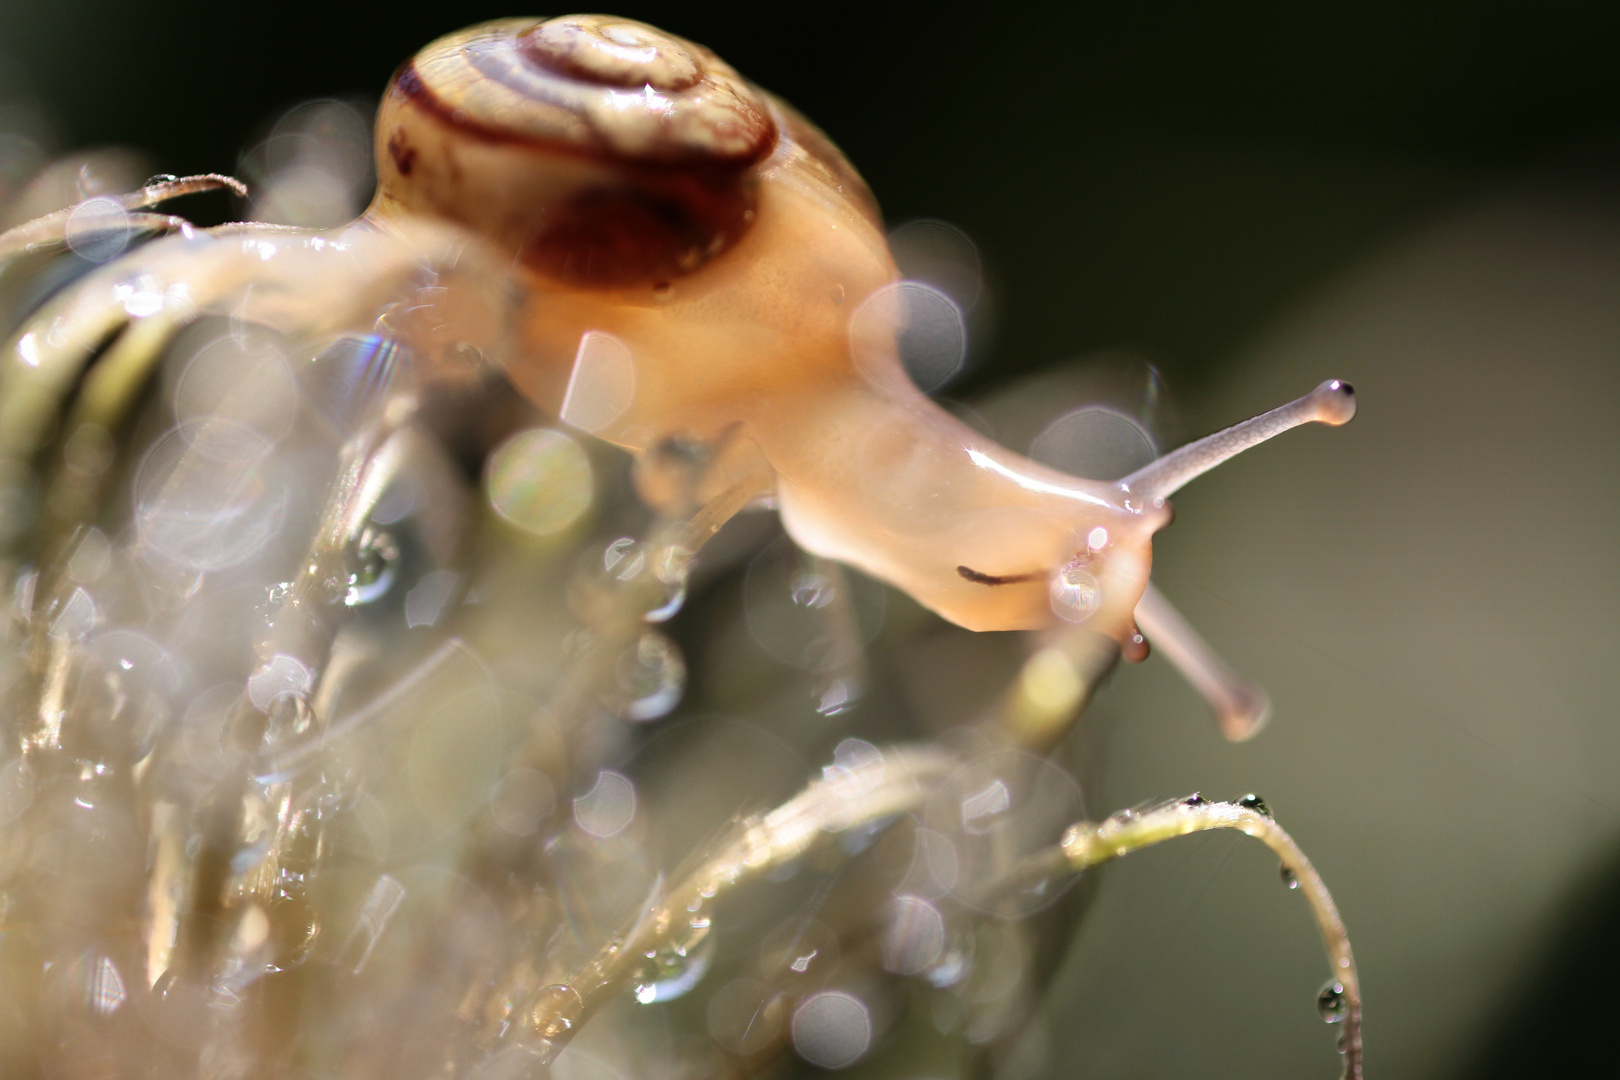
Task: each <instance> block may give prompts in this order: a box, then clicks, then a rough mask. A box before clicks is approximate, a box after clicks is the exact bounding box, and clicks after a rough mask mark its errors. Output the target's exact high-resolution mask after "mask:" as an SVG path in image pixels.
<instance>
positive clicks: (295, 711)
mask: <svg viewBox="0 0 1620 1080" xmlns="http://www.w3.org/2000/svg"><path fill="white" fill-rule="evenodd" d="M268 720H269V723H268V725H267V727H266V730H265V736H264V738H265V741H266V742H269V743H276V742H279V741H280V740H282V739H286V738H291V737H295V736H298V735H302V734H304V733H305V732H307V731H308V730H309V729H310V728H311V727H313V726H314V723H315V711H314V710H313V709H311V708H310V705H309V698H308V697H307V696H306V695H304V694H302V693H292V694H282V695H281V696H280V697H278V698H276V699H275V700H274V701H273V702H271V703H270V709H269V716H268Z"/></svg>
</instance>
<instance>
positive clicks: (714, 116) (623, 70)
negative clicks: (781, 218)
mask: <svg viewBox="0 0 1620 1080" xmlns="http://www.w3.org/2000/svg"><path fill="white" fill-rule="evenodd" d="M586 29H592V30H593V31H600V32H601V34H606V33H612V32H615V31H625V32H626V33H628V32H630V31H635V32H636V33H637V34H638V35H639V39H640V40H642V41H643V43H644V44H643V45H642V46H641V48H642V49H645V50H653V49H654V47H655V46H656V55H653V56H649V57H644V58H643V59H642V61H641V62H640V63H631V62H630V61H629V60H626V59H625V57H624V56H622V55H620V54H617V53H611V52H608V53H604V52H603V51H601V50H598V51H591V50H590V49H587V48H585V47H583V45H581V42H585V43H589V42H591V41H601V40H606V39H605V38H603V37H602V36H601V34H587V33H585V30H586ZM395 85H396V86H397V87H398V89H399V90H400V91H401V92H402V93H403V94H404V95H406V96H407V97H409V98H410V99H411V100H413V101H414V102H416V104H417V105H418V106H419V107H421V108H422V109H423V110H424V111H427V112H430V113H432V114H433V115H435V116H437V117H439V118H440V119H441V120H443V121H444V122H445V123H447V124H450V125H451V126H453V127H455V128H457V129H458V130H460V131H463V132H466V133H467V134H469V135H472V136H474V137H477V138H479V139H482V140H485V141H488V142H498V143H517V144H522V145H531V146H543V147H546V148H548V149H551V150H556V151H561V152H565V153H575V154H579V155H582V156H585V157H588V158H592V159H595V160H599V161H627V162H635V163H651V162H658V163H661V164H671V165H679V164H701V165H704V166H711V167H712V166H714V165H717V164H726V165H730V166H732V167H734V168H737V169H739V170H741V169H746V168H748V167H749V166H751V165H754V164H755V163H757V162H759V161H761V160H763V159H764V158H765V157H767V156H768V155H769V154H770V152H771V150H772V149H773V148H774V147H775V145H776V140H777V130H776V123H775V120H774V119H773V118H772V116H771V109H770V107H769V105H768V104H767V103H766V101H765V98H764V96H763V95H762V94H760V92H759V91H758V90H756V89H755V88H754V87H753V86H752V85H750V84H749V83H748V82H747V81H746V80H744V79H743V78H742V77H741V76H740V75H738V74H737V73H736V72H735V71H733V70H732V69H731V67H730V66H729V65H727V64H726V63H725V62H724V61H722V60H720V59H719V58H718V57H716V56H715V55H714V54H713V53H711V52H709V51H708V50H707V49H704V48H702V47H701V46H698V45H694V44H692V43H691V42H688V41H685V40H683V39H681V38H676V37H674V36H673V35H668V34H664V33H663V32H662V31H658V30H654V29H653V28H652V27H648V26H643V25H642V24H640V23H632V22H630V21H629V20H625V19H608V18H606V17H604V16H569V17H567V18H564V19H553V20H551V21H550V22H545V23H540V24H535V23H533V22H530V21H527V20H504V21H501V22H497V23H490V24H487V25H486V26H482V27H477V28H474V29H473V30H470V31H465V32H463V33H461V34H456V35H452V36H451V37H449V38H445V39H442V40H440V41H437V42H435V43H434V44H432V45H430V46H428V47H427V48H426V49H424V50H422V52H420V53H418V54H417V56H416V57H415V58H414V59H413V60H411V61H410V62H409V63H407V64H406V65H405V66H404V67H403V68H402V69H401V70H400V72H399V74H398V75H397V76H396V77H395Z"/></svg>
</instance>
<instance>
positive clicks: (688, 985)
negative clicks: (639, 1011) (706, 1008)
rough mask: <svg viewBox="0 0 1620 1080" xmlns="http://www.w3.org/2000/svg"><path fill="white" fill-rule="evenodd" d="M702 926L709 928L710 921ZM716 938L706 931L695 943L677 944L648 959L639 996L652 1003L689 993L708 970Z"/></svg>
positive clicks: (639, 984) (641, 1000) (637, 989)
mask: <svg viewBox="0 0 1620 1080" xmlns="http://www.w3.org/2000/svg"><path fill="white" fill-rule="evenodd" d="M703 929H704V930H707V929H708V927H707V925H705V926H704V927H703ZM714 941H715V939H714V938H713V937H712V936H710V935H708V934H704V935H703V937H702V938H701V939H700V940H698V942H697V943H696V944H695V945H693V946H690V947H687V946H684V945H680V944H674V945H669V946H666V947H665V948H662V949H660V950H658V954H657V955H656V956H654V957H653V958H652V959H650V960H648V961H647V968H646V970H645V971H643V972H642V975H641V979H640V981H639V982H637V984H636V988H635V994H636V1000H637V1001H639V1002H641V1004H643V1005H650V1004H652V1003H653V1002H655V1001H674V1000H675V999H676V998H678V997H682V996H684V995H685V994H686V993H688V992H689V991H690V990H691V989H692V988H693V987H694V986H696V985H697V984H698V983H699V982H701V981H702V980H703V976H704V975H706V974H708V971H709V964H710V963H711V962H712V961H713V960H714Z"/></svg>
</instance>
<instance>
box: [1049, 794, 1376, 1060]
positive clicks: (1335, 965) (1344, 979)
mask: <svg viewBox="0 0 1620 1080" xmlns="http://www.w3.org/2000/svg"><path fill="white" fill-rule="evenodd" d="M1214 829H1236V830H1237V831H1238V832H1241V833H1243V834H1244V835H1245V836H1252V837H1254V838H1255V839H1256V840H1259V841H1260V842H1261V843H1262V844H1264V845H1266V847H1268V848H1270V849H1271V850H1272V851H1273V852H1275V853H1276V855H1277V857H1278V858H1279V859H1280V860H1282V865H1283V869H1284V870H1285V871H1286V872H1287V873H1288V874H1289V875H1291V880H1292V881H1296V882H1298V887H1299V889H1300V890H1301V891H1302V892H1303V893H1304V894H1305V898H1306V900H1307V901H1309V903H1310V905H1311V914H1312V915H1314V916H1315V917H1316V924H1317V927H1318V928H1319V929H1320V930H1321V932H1322V944H1323V945H1324V946H1325V947H1326V948H1327V954H1328V963H1329V964H1330V966H1331V967H1332V969H1333V978H1332V979H1331V980H1330V982H1329V984H1328V985H1329V987H1334V988H1335V989H1336V990H1337V997H1338V1000H1339V1001H1342V1003H1343V1020H1342V1023H1343V1024H1344V1030H1343V1034H1342V1036H1341V1038H1340V1044H1339V1046H1340V1050H1341V1052H1342V1053H1343V1054H1344V1075H1345V1077H1346V1080H1360V1077H1361V983H1360V980H1359V979H1358V978H1357V977H1356V962H1355V958H1354V957H1353V956H1352V955H1351V953H1350V936H1349V934H1348V933H1347V932H1346V930H1345V926H1344V920H1343V919H1342V918H1340V916H1339V909H1338V906H1337V905H1336V904H1334V902H1333V896H1332V894H1330V893H1329V892H1328V888H1327V885H1326V884H1325V883H1324V882H1323V881H1322V876H1321V875H1320V874H1318V873H1317V872H1316V867H1314V866H1312V865H1311V860H1310V859H1308V858H1306V857H1305V853H1304V852H1303V851H1301V850H1300V847H1299V845H1298V844H1296V843H1295V842H1294V838H1293V837H1291V836H1289V835H1288V833H1287V832H1285V831H1284V830H1283V828H1282V826H1280V825H1278V824H1277V823H1276V822H1275V821H1273V820H1272V819H1271V816H1270V815H1269V814H1268V813H1265V812H1262V810H1260V809H1258V808H1256V807H1251V806H1244V805H1242V804H1239V803H1229V802H1206V801H1204V800H1202V799H1201V798H1199V797H1197V796H1194V797H1192V798H1190V799H1187V800H1184V801H1182V802H1178V803H1172V804H1171V805H1169V806H1163V807H1159V808H1157V809H1153V810H1149V811H1146V812H1143V813H1135V812H1132V811H1126V812H1124V813H1122V814H1115V815H1114V816H1112V817H1110V818H1108V819H1106V820H1105V821H1103V822H1101V823H1100V824H1099V823H1096V822H1090V821H1082V822H1078V823H1077V824H1074V825H1071V826H1069V828H1068V829H1067V830H1065V832H1064V835H1063V842H1062V844H1061V846H1060V848H1059V850H1058V851H1057V852H1053V853H1049V855H1048V856H1047V857H1046V858H1045V859H1043V860H1042V861H1043V862H1044V863H1046V864H1047V865H1048V866H1050V864H1051V863H1052V862H1057V863H1059V864H1060V865H1061V866H1063V867H1065V868H1067V869H1068V870H1070V871H1075V872H1078V871H1080V870H1085V869H1087V868H1088V867H1092V866H1096V865H1097V864H1099V863H1103V862H1107V861H1108V860H1110V859H1116V858H1118V857H1120V856H1122V855H1129V854H1130V853H1131V852H1133V851H1137V850H1139V849H1141V848H1145V847H1151V846H1153V845H1154V844H1157V843H1160V842H1162V841H1165V840H1170V839H1173V838H1174V837H1177V836H1188V835H1191V834H1192V833H1200V832H1209V831H1212V830H1214ZM1335 984H1337V986H1336V987H1335ZM1326 992H1327V991H1324V993H1326Z"/></svg>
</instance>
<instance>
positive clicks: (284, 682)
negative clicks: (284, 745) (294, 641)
mask: <svg viewBox="0 0 1620 1080" xmlns="http://www.w3.org/2000/svg"><path fill="white" fill-rule="evenodd" d="M313 685H315V673H314V672H312V671H310V670H309V668H308V667H307V666H306V665H305V664H304V662H303V661H302V660H299V659H298V658H297V657H296V656H288V655H286V654H285V653H277V654H276V655H275V656H273V657H271V658H270V662H269V663H267V664H265V665H264V666H263V667H261V668H259V670H258V671H256V672H254V673H253V674H252V675H251V676H249V677H248V682H247V692H248V699H249V700H250V701H252V702H253V707H254V708H255V709H258V710H259V711H260V712H269V710H270V706H271V705H272V704H274V703H275V701H276V699H277V698H280V697H284V696H286V695H289V694H297V695H302V694H305V693H307V692H308V691H309V689H310V687H312V686H313Z"/></svg>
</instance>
